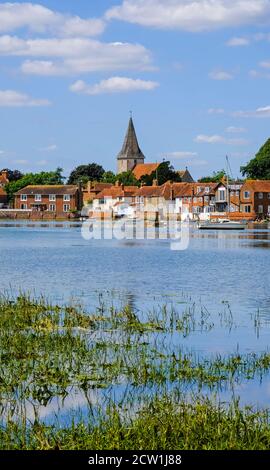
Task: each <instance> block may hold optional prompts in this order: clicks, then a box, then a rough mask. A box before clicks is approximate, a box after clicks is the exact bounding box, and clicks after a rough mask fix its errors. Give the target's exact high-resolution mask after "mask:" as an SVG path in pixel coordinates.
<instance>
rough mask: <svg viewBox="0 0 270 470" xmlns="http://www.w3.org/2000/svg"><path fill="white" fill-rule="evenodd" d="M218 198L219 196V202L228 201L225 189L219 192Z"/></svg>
mask: <svg viewBox="0 0 270 470" xmlns="http://www.w3.org/2000/svg"><path fill="white" fill-rule="evenodd" d="M218 196H219V201H225V199H226V191H225V189H220V190H219V192H218Z"/></svg>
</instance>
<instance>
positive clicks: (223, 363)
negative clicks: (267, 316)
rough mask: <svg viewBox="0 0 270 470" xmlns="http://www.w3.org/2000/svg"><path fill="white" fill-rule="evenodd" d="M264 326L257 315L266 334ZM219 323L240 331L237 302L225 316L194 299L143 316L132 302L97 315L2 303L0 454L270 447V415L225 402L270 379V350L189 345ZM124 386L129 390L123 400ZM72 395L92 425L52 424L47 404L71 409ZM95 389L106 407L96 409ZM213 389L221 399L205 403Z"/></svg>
mask: <svg viewBox="0 0 270 470" xmlns="http://www.w3.org/2000/svg"><path fill="white" fill-rule="evenodd" d="M217 322H218V323H217ZM261 326H262V325H261V322H260V318H259V315H258V314H257V315H256V324H255V323H254V329H255V334H256V335H257V334H258V332H259V330H260V328H261ZM216 327H218V328H225V329H226V331H227V332H230V331H231V329H232V328H236V327H237V326H236V324H235V322H234V319H233V316H232V312H231V311H230V308H229V306H227V305H225V308H224V310H223V312H221V313H219V315H217V318H216V317H215V318H213V317H212V315H211V314H210V313H209V312H208V311H207V310H206V309H205V308H203V307H201V306H199V308H197V307H196V305H195V304H193V303H186V304H185V303H183V304H182V305H181V309H180V311H178V310H176V309H175V308H173V307H171V308H168V307H166V306H164V307H162V308H161V309H160V310H159V311H152V312H144V313H143V316H142V317H141V316H140V317H139V316H138V315H137V314H136V313H135V312H134V311H133V310H132V309H131V307H130V306H126V307H124V308H123V309H120V310H116V309H114V308H113V307H111V308H106V306H105V305H104V304H101V305H100V306H99V308H97V309H96V311H94V312H92V313H87V312H84V310H83V309H82V308H79V307H74V306H66V307H65V306H63V307H60V306H55V305H51V304H50V303H48V302H47V301H46V300H45V299H43V298H40V299H36V300H34V299H32V298H31V297H29V296H25V295H21V296H20V297H18V298H17V299H10V298H6V297H2V298H0V413H1V415H2V419H1V420H0V424H1V427H0V448H1V449H58V448H59V449H86V448H89V449H179V448H181V449H255V448H258V449H267V448H269V446H270V437H269V436H270V430H269V416H268V410H265V411H252V410H251V409H241V408H240V407H239V405H238V403H237V401H235V400H232V403H231V404H224V405H221V404H220V403H219V400H218V398H217V397H218V393H219V392H222V391H223V390H226V391H227V392H228V391H231V393H232V396H234V390H235V386H236V385H238V386H239V385H241V384H244V383H246V382H248V381H254V380H257V381H263V380H264V378H265V377H269V372H270V353H269V351H262V352H260V353H252V352H250V353H245V354H240V353H239V351H235V352H232V353H231V354H227V355H220V354H219V355H218V354H207V353H206V354H203V355H202V354H201V355H199V354H198V353H196V352H194V351H189V350H188V349H187V348H186V347H185V346H184V340H185V338H186V337H187V336H189V335H192V334H193V333H196V334H197V333H200V334H209V333H210V332H211V331H212V330H213V329H214V328H216ZM172 335H173V336H174V338H175V337H177V338H178V341H177V344H179V345H178V346H175V345H173V343H171V341H170V338H171V337H172ZM117 387H122V388H123V387H124V388H125V389H126V392H125V393H124V394H123V396H121V398H119V397H118V398H115V397H114V391H115V390H116V388H117ZM72 390H76V391H77V393H80V394H81V395H82V396H84V397H85V401H86V403H88V405H89V406H88V413H89V416H88V418H87V420H86V418H85V410H84V414H83V412H82V411H81V413H82V415H81V416H80V411H79V410H77V413H76V415H75V417H76V419H74V422H73V424H71V425H70V426H68V427H66V428H65V427H63V422H61V421H59V420H57V419H55V424H54V425H53V426H46V425H45V424H44V422H43V420H42V419H41V417H40V413H39V412H40V409H41V407H45V408H46V407H47V406H49V405H50V404H51V403H52V401H53V400H54V399H56V398H57V399H60V400H63V403H65V399H66V398H67V397H68V396H70V393H71V392H72ZM93 391H94V392H96V393H98V392H101V391H102V394H101V395H100V398H102V400H103V401H102V402H97V403H96V404H94V405H93V404H92V402H91V398H90V396H91V393H92V392H93ZM173 391H174V393H173ZM184 393H186V396H185V395H184ZM213 393H214V394H215V395H216V399H215V400H206V399H205V398H203V397H205V396H206V394H207V395H208V396H209V397H210V396H213ZM192 396H193V398H191V397H192ZM74 406H75V407H76V403H74ZM29 410H32V411H33V413H32V414H31V413H29ZM86 413H87V412H86ZM33 416H34V417H33ZM72 416H73V415H72ZM69 422H72V419H71V418H70V419H69ZM75 423H76V424H75Z"/></svg>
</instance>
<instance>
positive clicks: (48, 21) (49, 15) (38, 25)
mask: <svg viewBox="0 0 270 470" xmlns="http://www.w3.org/2000/svg"><path fill="white" fill-rule="evenodd" d="M21 28H28V29H29V30H30V31H34V32H38V33H46V32H52V33H54V34H60V35H66V36H74V35H75V36H77V35H78V36H95V35H98V34H101V33H102V32H103V31H104V29H105V22H104V21H103V20H101V19H96V18H87V19H83V18H80V17H79V16H72V15H65V14H62V13H58V12H56V11H53V10H50V9H49V8H46V7H44V6H42V5H39V4H35V3H29V2H28V3H17V2H15V3H10V2H9V3H2V5H0V32H10V31H15V30H18V29H21Z"/></svg>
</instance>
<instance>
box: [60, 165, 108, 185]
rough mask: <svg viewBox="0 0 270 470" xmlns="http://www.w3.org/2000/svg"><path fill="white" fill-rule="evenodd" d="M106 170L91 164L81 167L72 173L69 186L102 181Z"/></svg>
mask: <svg viewBox="0 0 270 470" xmlns="http://www.w3.org/2000/svg"><path fill="white" fill-rule="evenodd" d="M104 173H105V170H104V168H102V166H101V165H98V164H97V163H89V164H88V165H79V166H77V167H76V168H75V169H74V170H73V171H72V172H71V173H70V176H69V179H68V184H78V183H80V182H82V183H87V181H100V180H101V178H102V176H103V175H104Z"/></svg>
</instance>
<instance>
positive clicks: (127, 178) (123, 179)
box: [116, 171, 140, 186]
mask: <svg viewBox="0 0 270 470" xmlns="http://www.w3.org/2000/svg"><path fill="white" fill-rule="evenodd" d="M116 181H119V183H121V184H124V185H125V186H139V184H140V183H139V181H138V180H137V179H136V178H135V176H134V174H133V173H132V171H124V172H123V173H119V174H118V175H116Z"/></svg>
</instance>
